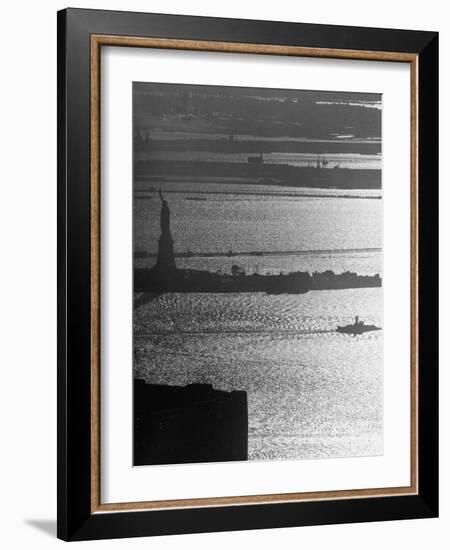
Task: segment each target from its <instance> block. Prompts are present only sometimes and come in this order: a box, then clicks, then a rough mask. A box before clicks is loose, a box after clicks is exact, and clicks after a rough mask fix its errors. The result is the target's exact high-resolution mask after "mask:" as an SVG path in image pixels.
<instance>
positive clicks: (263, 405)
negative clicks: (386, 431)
mask: <svg viewBox="0 0 450 550" xmlns="http://www.w3.org/2000/svg"><path fill="white" fill-rule="evenodd" d="M355 314H359V315H361V316H362V317H363V318H364V319H365V320H367V321H368V322H373V323H375V324H377V325H378V326H381V289H354V290H338V291H321V292H310V293H308V294H302V295H278V296H269V295H265V294H261V293H254V294H227V295H223V294H222V295H221V294H166V295H162V296H159V297H157V298H156V299H154V300H153V301H150V302H148V303H147V304H145V305H143V306H141V307H140V308H138V309H137V311H136V312H135V319H134V323H135V349H136V357H135V375H136V376H139V377H144V378H146V379H147V380H148V381H150V382H153V383H161V384H175V385H185V384H188V383H191V382H203V383H210V384H213V386H214V387H215V388H217V389H223V390H233V389H239V390H246V391H247V393H248V405H249V459H251V460H252V459H253V460H262V459H283V458H321V457H322V458H325V457H343V456H363V455H376V454H380V453H381V452H382V437H381V436H382V400H381V399H382V363H381V346H382V333H381V331H378V332H372V333H370V332H369V333H366V334H364V335H361V336H356V337H352V336H348V335H344V334H338V333H336V332H335V329H336V326H337V325H338V324H342V323H348V322H350V321H351V320H352V318H353V316H354V315H355Z"/></svg>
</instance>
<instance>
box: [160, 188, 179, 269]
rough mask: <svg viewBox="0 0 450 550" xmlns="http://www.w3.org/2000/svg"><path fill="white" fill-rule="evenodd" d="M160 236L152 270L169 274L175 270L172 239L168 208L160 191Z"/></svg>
mask: <svg viewBox="0 0 450 550" xmlns="http://www.w3.org/2000/svg"><path fill="white" fill-rule="evenodd" d="M159 197H160V199H161V235H160V237H159V242H158V258H157V260H156V264H155V267H154V269H155V270H156V271H158V272H159V273H161V274H170V273H173V272H174V271H176V270H177V266H176V264H175V255H174V253H173V238H172V234H171V232H170V208H169V205H168V203H167V201H166V200H165V199H164V197H163V194H162V193H161V190H160V191H159Z"/></svg>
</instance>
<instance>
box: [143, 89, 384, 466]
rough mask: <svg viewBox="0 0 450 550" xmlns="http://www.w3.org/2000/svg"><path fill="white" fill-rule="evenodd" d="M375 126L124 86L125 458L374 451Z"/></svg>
mask: <svg viewBox="0 0 450 550" xmlns="http://www.w3.org/2000/svg"><path fill="white" fill-rule="evenodd" d="M381 121H382V97H381V95H380V94H364V93H352V92H350V91H349V92H333V91H309V90H292V89H267V88H239V87H224V86H205V85H185V84H164V83H152V82H134V83H133V170H134V174H133V186H134V187H133V254H134V265H133V269H134V300H133V301H134V312H133V314H134V329H133V330H134V334H133V340H134V365H133V376H134V449H133V456H134V465H148V464H182V463H193V462H222V461H229V460H239V461H245V460H252V461H255V460H283V459H327V458H340V457H363V456H378V455H381V454H382V452H383V439H382V431H383V430H382V428H383V402H382V394H383V362H382V328H383V327H382V252H383V251H382V132H381Z"/></svg>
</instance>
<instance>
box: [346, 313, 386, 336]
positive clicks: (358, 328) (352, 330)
mask: <svg viewBox="0 0 450 550" xmlns="http://www.w3.org/2000/svg"><path fill="white" fill-rule="evenodd" d="M371 330H381V328H380V327H377V326H375V325H366V324H364V321H360V320H359V316H358V315H357V316H356V317H355V322H354V323H353V324H352V325H345V326H342V327H337V329H336V331H337V332H342V333H344V334H353V336H356V335H357V334H363V333H364V332H369V331H371Z"/></svg>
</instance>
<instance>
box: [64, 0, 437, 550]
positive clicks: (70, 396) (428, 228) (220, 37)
mask: <svg viewBox="0 0 450 550" xmlns="http://www.w3.org/2000/svg"><path fill="white" fill-rule="evenodd" d="M93 35H105V36H106V35H109V36H117V37H127V36H130V37H144V38H149V37H152V38H162V39H178V40H191V41H214V42H227V43H239V44H256V45H258V44H261V45H263V44H264V45H273V46H292V47H303V48H312V49H316V48H318V49H329V50H343V51H348V52H350V51H353V52H397V53H403V54H413V55H414V56H416V59H417V68H418V71H417V84H418V102H417V138H418V141H417V168H418V213H417V215H418V226H417V230H418V316H417V327H418V343H419V345H418V364H419V369H418V379H417V388H418V411H417V420H418V423H417V429H418V491H417V494H414V495H397V496H380V497H377V498H342V499H330V500H327V499H323V500H322V499H319V500H314V501H309V502H306V501H304V502H283V503H264V504H249V505H226V506H217V507H214V506H201V507H193V508H174V509H153V510H139V511H129V510H126V509H124V510H123V511H115V512H113V513H108V512H101V513H96V512H95V511H94V512H93V507H92V486H93V484H94V483H96V479H95V469H93V468H92V448H91V444H92V443H91V437H90V434H91V430H92V417H91V397H92V373H91V357H92V352H93V350H92V339H91V262H92V254H91V224H90V220H91V213H92V211H91V137H90V136H91V95H90V94H91V37H92V36H93ZM57 131H58V533H57V534H58V537H59V538H61V539H64V540H88V539H101V538H115V537H138V536H149V535H164V534H179V533H200V532H206V531H229V530H242V529H260V528H266V529H267V528H276V527H290V526H302V525H322V524H330V523H349V522H367V521H386V520H398V519H413V518H431V517H437V515H438V34H437V33H435V32H422V31H408V30H391V29H375V28H361V27H343V26H331V25H313V24H299V23H281V22H272V21H251V20H239V19H236V20H235V19H233V20H232V19H219V18H209V17H208V18H206V17H191V16H173V15H162V14H148V13H131V12H116V11H101V10H85V9H66V10H62V11H60V12H58V128H57Z"/></svg>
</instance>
